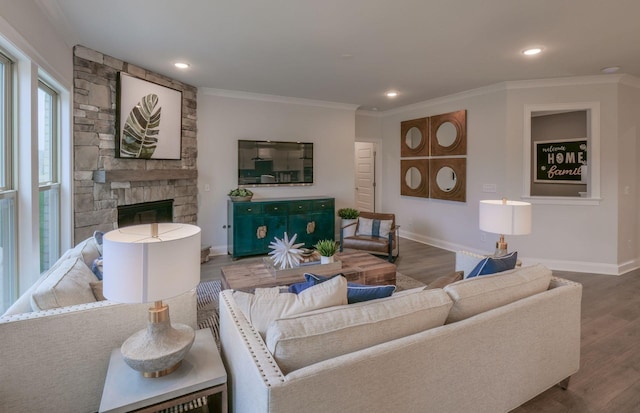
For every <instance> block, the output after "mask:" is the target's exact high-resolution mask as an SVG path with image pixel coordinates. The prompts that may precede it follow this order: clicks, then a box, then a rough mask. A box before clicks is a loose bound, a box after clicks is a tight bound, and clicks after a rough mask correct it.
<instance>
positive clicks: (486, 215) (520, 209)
mask: <svg viewBox="0 0 640 413" xmlns="http://www.w3.org/2000/svg"><path fill="white" fill-rule="evenodd" d="M480 229H481V230H482V231H486V232H491V233H494V234H502V235H524V234H529V233H530V232H531V204H530V203H528V202H520V201H502V200H486V201H480Z"/></svg>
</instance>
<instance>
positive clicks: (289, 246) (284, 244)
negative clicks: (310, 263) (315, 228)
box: [269, 232, 304, 270]
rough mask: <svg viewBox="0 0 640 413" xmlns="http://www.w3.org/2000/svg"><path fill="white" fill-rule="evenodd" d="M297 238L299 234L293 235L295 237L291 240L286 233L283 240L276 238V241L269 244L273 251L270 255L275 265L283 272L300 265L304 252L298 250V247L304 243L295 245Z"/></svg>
mask: <svg viewBox="0 0 640 413" xmlns="http://www.w3.org/2000/svg"><path fill="white" fill-rule="evenodd" d="M297 236H298V234H293V237H291V240H289V236H288V235H287V233H286V232H285V233H284V237H283V238H282V239H279V238H278V237H274V238H275V241H271V243H270V244H269V248H271V249H272V250H273V251H271V252H270V253H269V255H271V256H272V257H273V263H274V265H276V266H279V267H280V269H281V270H284V269H285V268H293V267H297V266H299V265H300V259H301V254H302V250H301V249H298V247H301V246H303V245H304V242H301V243H299V244H294V242H296V237H297Z"/></svg>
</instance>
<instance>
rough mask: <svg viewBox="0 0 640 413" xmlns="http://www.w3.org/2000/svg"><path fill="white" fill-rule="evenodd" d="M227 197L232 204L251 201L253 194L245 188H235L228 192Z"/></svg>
mask: <svg viewBox="0 0 640 413" xmlns="http://www.w3.org/2000/svg"><path fill="white" fill-rule="evenodd" d="M227 195H229V198H231V200H232V201H233V202H241V201H251V198H252V197H253V192H251V191H250V190H248V189H245V188H236V189H232V190H231V191H229V193H228V194H227Z"/></svg>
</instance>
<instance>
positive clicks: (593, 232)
mask: <svg viewBox="0 0 640 413" xmlns="http://www.w3.org/2000/svg"><path fill="white" fill-rule="evenodd" d="M619 81H620V77H617V78H607V77H604V76H603V77H594V78H585V79H583V80H581V79H579V78H572V79H570V80H566V81H565V80H562V79H560V80H550V81H529V82H508V83H504V84H499V85H494V86H491V87H487V88H482V89H477V90H473V91H468V92H465V93H461V94H457V95H453V96H449V97H445V98H440V99H435V100H432V101H427V102H423V103H421V104H417V105H412V106H410V107H405V108H400V109H397V110H393V111H388V112H385V113H384V117H383V120H382V141H383V152H384V155H383V157H384V158H385V162H383V168H384V171H383V173H382V175H383V176H384V187H385V193H384V196H383V207H384V209H385V210H390V211H394V212H395V213H396V214H397V220H398V223H399V224H400V225H401V226H402V227H401V234H402V235H403V236H406V237H408V238H412V239H415V240H418V241H423V242H426V243H429V244H432V245H436V246H440V247H443V248H447V249H450V250H456V249H467V250H472V251H477V252H492V251H493V250H494V243H495V241H496V240H497V238H498V236H497V235H494V234H487V233H483V232H481V231H480V230H479V228H478V202H479V201H480V200H481V199H500V198H501V197H507V198H508V199H512V200H519V199H521V198H522V195H523V145H524V143H523V132H524V106H525V105H527V104H551V103H554V104H555V103H576V102H599V104H600V113H601V116H600V125H601V131H600V132H601V133H600V135H601V155H600V164H601V174H600V175H601V196H602V200H601V201H600V202H591V204H590V205H588V204H587V203H582V204H578V205H554V204H546V203H534V205H533V228H534V229H533V232H532V234H530V235H526V236H512V237H507V238H508V239H507V242H508V243H509V249H510V250H512V251H513V250H518V251H519V253H520V257H522V258H523V260H524V262H525V263H528V262H542V263H544V264H546V265H548V266H550V267H551V268H554V269H559V270H574V271H589V272H597V273H609V274H619V273H622V272H624V271H627V270H629V269H631V268H633V267H634V266H635V267H637V266H638V265H639V264H640V260H638V256H639V255H640V254H639V253H638V247H637V245H638V244H637V237H638V212H637V211H638V209H637V202H638V196H637V195H636V193H635V191H636V190H637V185H638V181H637V177H638V171H637V170H636V167H635V164H636V162H637V161H638V148H637V147H636V145H637V119H638V118H639V116H638V114H639V112H640V111H639V109H638V105H639V104H640V99H639V96H638V95H639V94H638V88H637V85H636V86H635V87H633V88H631V89H632V90H630V91H627V92H626V93H625V94H623V95H622V97H620V94H619ZM619 105H624V106H625V108H627V109H628V110H627V111H626V112H624V114H623V112H622V111H621V112H620V113H621V115H620V116H621V118H620V119H619ZM460 109H466V110H467V135H468V136H467V140H468V141H467V142H468V152H467V201H466V202H465V203H460V202H450V201H440V200H433V199H422V198H415V197H405V196H400V187H399V182H400V179H401V177H400V166H399V165H400V137H399V132H400V122H401V121H404V120H409V119H415V118H420V117H424V116H431V115H436V114H441V113H447V112H451V111H455V110H460ZM621 146H623V147H621ZM621 164H623V165H621ZM623 182H625V183H623ZM483 184H496V186H497V192H496V193H483V192H482V185H483ZM625 186H629V187H630V188H632V189H631V191H633V192H632V193H631V194H630V195H629V196H628V197H626V199H628V201H624V200H622V198H621V197H622V195H620V194H621V191H623V190H624V187H625ZM621 188H622V189H621ZM593 204H595V205H593ZM619 213H620V216H619ZM634 213H635V215H634V216H632V215H633V214H634ZM625 226H626V227H625ZM623 227H625V229H624V230H623ZM628 239H632V244H633V245H634V246H633V247H629V248H628V247H627V246H626V245H627V243H628ZM623 243H624V244H625V246H624V248H623V246H622V245H621V244H623Z"/></svg>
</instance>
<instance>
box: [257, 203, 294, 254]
mask: <svg viewBox="0 0 640 413" xmlns="http://www.w3.org/2000/svg"><path fill="white" fill-rule="evenodd" d="M263 212H264V225H265V227H266V229H267V236H266V237H265V238H264V253H268V252H270V251H271V249H270V248H269V244H270V243H271V242H272V241H274V238H275V237H278V238H279V239H282V238H283V237H284V233H285V232H287V214H288V213H289V205H288V203H287V202H270V203H267V204H265V205H264V207H263ZM292 235H293V234H290V233H287V236H288V237H289V238H291V236H292Z"/></svg>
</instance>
